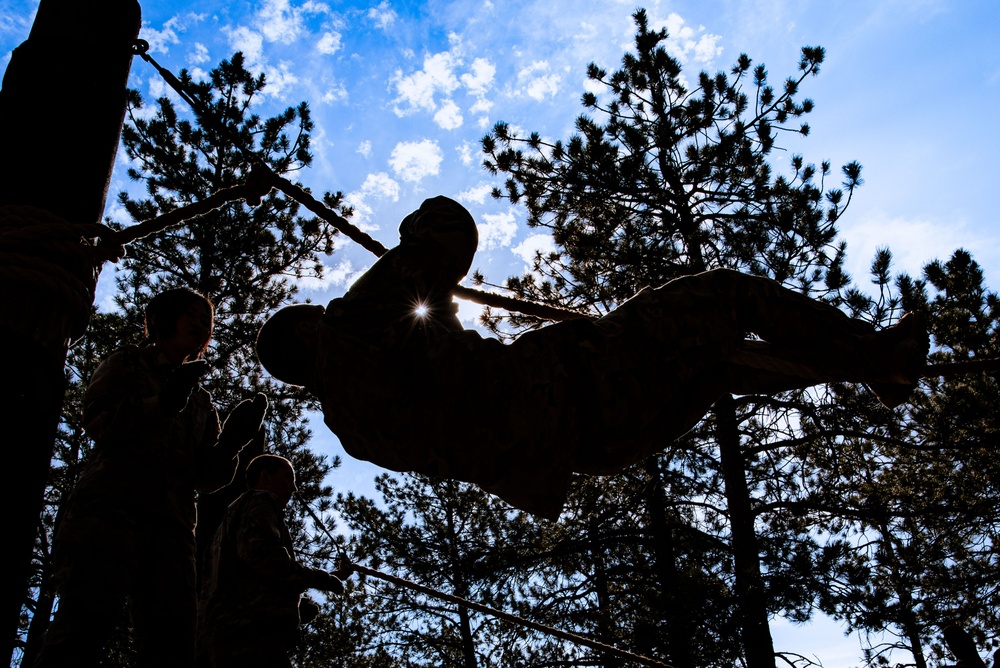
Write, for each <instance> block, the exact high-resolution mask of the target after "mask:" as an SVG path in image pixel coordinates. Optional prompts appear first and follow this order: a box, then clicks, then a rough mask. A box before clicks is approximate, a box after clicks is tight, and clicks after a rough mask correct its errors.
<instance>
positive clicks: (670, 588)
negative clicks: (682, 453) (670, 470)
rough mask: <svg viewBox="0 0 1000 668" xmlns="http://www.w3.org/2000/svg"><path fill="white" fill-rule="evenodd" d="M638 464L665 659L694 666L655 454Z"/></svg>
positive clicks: (676, 664)
mask: <svg viewBox="0 0 1000 668" xmlns="http://www.w3.org/2000/svg"><path fill="white" fill-rule="evenodd" d="M642 468H643V470H644V471H646V474H647V475H648V476H649V482H648V483H647V486H646V508H647V511H648V512H649V524H648V525H647V527H646V529H647V530H648V531H650V532H651V534H652V539H653V554H654V559H655V561H654V564H655V568H656V574H657V576H658V579H659V587H660V593H661V595H662V596H663V599H664V600H665V601H666V605H665V606H664V611H663V614H664V616H666V618H667V629H666V631H667V637H666V645H667V648H668V652H669V654H668V656H667V661H668V663H670V665H672V666H674V668H694V659H693V657H692V652H691V637H692V632H691V623H692V622H693V621H694V620H693V618H692V616H691V614H690V613H689V612H688V610H687V608H688V601H686V600H685V594H686V592H687V591H688V587H686V586H685V585H684V583H683V582H682V581H681V578H680V575H679V573H678V572H677V550H676V547H675V545H674V532H673V529H672V528H671V527H670V524H669V523H668V522H667V514H666V511H665V509H664V506H663V502H664V497H665V495H666V491H665V490H664V486H663V472H662V469H661V468H660V460H659V459H658V458H657V457H648V458H646V459H645V460H643V462H642Z"/></svg>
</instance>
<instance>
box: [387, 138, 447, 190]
mask: <svg viewBox="0 0 1000 668" xmlns="http://www.w3.org/2000/svg"><path fill="white" fill-rule="evenodd" d="M443 159H444V156H443V155H442V153H441V147H439V146H438V144H437V142H436V141H432V140H430V139H424V140H423V141H418V142H400V143H398V144H396V147H395V148H394V149H392V155H391V157H390V158H389V166H390V167H392V170H393V171H394V172H395V173H396V175H397V176H398V177H399V178H401V179H403V180H404V181H413V182H420V181H421V180H422V179H424V178H425V177H427V176H433V175H435V174H437V173H438V172H439V171H440V169H441V161H442V160H443Z"/></svg>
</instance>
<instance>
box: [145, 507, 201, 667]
mask: <svg viewBox="0 0 1000 668" xmlns="http://www.w3.org/2000/svg"><path fill="white" fill-rule="evenodd" d="M157 529H159V530H157ZM148 533H149V542H148V548H147V549H146V551H145V557H144V560H143V561H144V563H143V569H142V572H141V573H140V574H139V575H138V576H137V577H136V582H135V586H134V587H133V588H132V618H133V621H134V623H135V630H136V636H137V638H138V644H139V656H140V660H141V662H142V665H143V666H144V667H149V668H155V667H162V668H190V667H191V666H193V665H194V655H195V636H196V626H197V593H196V583H195V545H194V534H192V533H188V532H180V531H167V530H166V529H163V528H162V527H158V528H156V529H154V528H150V530H149V532H148Z"/></svg>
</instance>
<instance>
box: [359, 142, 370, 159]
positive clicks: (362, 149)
mask: <svg viewBox="0 0 1000 668" xmlns="http://www.w3.org/2000/svg"><path fill="white" fill-rule="evenodd" d="M358 153H360V154H361V155H363V156H365V157H366V158H370V157H372V143H371V142H370V141H368V140H367V139H366V140H364V141H363V142H361V143H360V144H358Z"/></svg>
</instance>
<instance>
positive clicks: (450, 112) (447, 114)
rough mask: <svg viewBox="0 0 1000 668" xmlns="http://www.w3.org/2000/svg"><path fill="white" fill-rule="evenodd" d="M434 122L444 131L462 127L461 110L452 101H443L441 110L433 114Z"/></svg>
mask: <svg viewBox="0 0 1000 668" xmlns="http://www.w3.org/2000/svg"><path fill="white" fill-rule="evenodd" d="M434 122H435V123H437V124H438V126H439V127H441V128H442V129H444V130H454V129H455V128H459V127H462V122H463V118H462V110H461V109H459V108H458V105H457V104H455V103H454V102H453V101H451V100H445V101H444V104H442V105H441V108H440V109H438V111H437V113H436V114H434Z"/></svg>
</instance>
